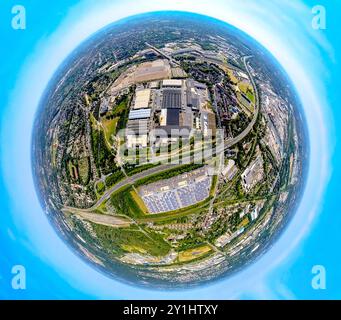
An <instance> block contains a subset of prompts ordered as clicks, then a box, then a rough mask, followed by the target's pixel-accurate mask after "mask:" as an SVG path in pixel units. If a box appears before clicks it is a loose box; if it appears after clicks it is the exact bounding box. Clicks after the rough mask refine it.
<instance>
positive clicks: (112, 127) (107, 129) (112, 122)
mask: <svg viewBox="0 0 341 320" xmlns="http://www.w3.org/2000/svg"><path fill="white" fill-rule="evenodd" d="M119 119H120V118H119V117H116V118H113V119H103V120H102V125H103V129H104V134H105V139H106V141H108V142H109V143H110V144H111V145H112V144H113V139H112V136H113V135H115V134H116V126H117V123H118V120H119Z"/></svg>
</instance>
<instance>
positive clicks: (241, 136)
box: [64, 46, 260, 212]
mask: <svg viewBox="0 0 341 320" xmlns="http://www.w3.org/2000/svg"><path fill="white" fill-rule="evenodd" d="M150 47H151V46H150ZM152 48H153V49H154V50H157V49H156V48H154V47H152ZM249 58H251V57H250V56H246V57H243V63H244V65H245V69H246V71H247V73H248V75H249V78H250V80H251V83H252V86H253V88H254V92H255V112H254V115H253V118H252V121H251V122H250V123H249V125H248V126H247V128H246V129H245V130H244V131H243V132H242V133H240V134H239V135H238V136H236V137H235V138H232V139H227V140H225V142H224V150H227V149H230V148H231V147H232V146H234V145H235V144H237V143H238V142H240V141H242V140H243V139H244V138H245V137H246V136H247V135H248V134H249V133H250V132H251V131H252V129H253V127H254V125H255V124H256V122H257V118H258V115H259V110H260V101H259V94H258V90H257V87H256V83H255V80H254V78H253V76H252V74H251V72H250V69H249V66H248V64H247V61H248V59H249ZM215 107H217V106H215ZM219 151H220V152H222V149H221V150H218V152H219ZM205 152H207V154H206V153H205ZM211 152H212V150H207V151H206V150H205V151H204V155H203V159H204V160H205V159H206V157H205V156H207V155H210V154H211ZM190 158H191V156H187V157H185V158H182V163H189V162H186V161H187V160H190ZM180 166H182V164H180V163H179V164H162V165H160V166H157V167H155V168H151V169H148V170H145V171H143V172H140V173H137V174H135V175H133V176H131V177H126V178H125V179H123V180H121V181H119V182H118V183H116V184H115V185H114V186H112V187H111V188H109V189H108V190H107V191H106V192H105V193H104V195H103V196H102V197H101V198H100V199H99V200H98V201H97V203H96V204H95V205H94V206H92V207H91V208H88V209H77V208H71V207H64V209H65V210H73V211H75V210H76V211H79V212H93V211H94V210H95V209H97V208H98V207H99V206H100V205H101V204H103V203H104V202H105V201H106V200H108V199H110V196H111V195H112V194H113V193H114V192H116V191H118V190H119V189H121V188H123V187H124V186H126V185H129V184H133V183H134V182H136V181H138V180H140V179H143V178H145V177H148V176H151V175H153V174H157V173H161V172H162V171H166V170H169V169H173V168H176V167H180Z"/></svg>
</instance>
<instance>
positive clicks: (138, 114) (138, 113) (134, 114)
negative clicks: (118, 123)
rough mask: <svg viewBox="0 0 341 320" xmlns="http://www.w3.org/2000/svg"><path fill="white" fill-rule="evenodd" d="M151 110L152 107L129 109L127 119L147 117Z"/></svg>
mask: <svg viewBox="0 0 341 320" xmlns="http://www.w3.org/2000/svg"><path fill="white" fill-rule="evenodd" d="M151 112H152V109H137V110H131V111H130V113H129V120H138V119H149V118H150V115H151Z"/></svg>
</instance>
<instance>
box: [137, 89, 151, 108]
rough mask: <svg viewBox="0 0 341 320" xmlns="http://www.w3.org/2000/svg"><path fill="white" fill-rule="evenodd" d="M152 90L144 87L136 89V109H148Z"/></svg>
mask: <svg viewBox="0 0 341 320" xmlns="http://www.w3.org/2000/svg"><path fill="white" fill-rule="evenodd" d="M150 95H151V90H150V89H144V90H140V91H136V98H135V103H134V109H146V108H148V106H149V100H150Z"/></svg>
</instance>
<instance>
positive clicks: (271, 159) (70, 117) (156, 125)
mask: <svg viewBox="0 0 341 320" xmlns="http://www.w3.org/2000/svg"><path fill="white" fill-rule="evenodd" d="M304 119H305V118H304V114H303V112H302V107H301V104H300V101H299V99H298V97H297V95H296V92H295V89H294V88H293V85H292V83H291V81H290V79H289V78H288V76H287V75H286V73H285V72H284V71H283V69H282V68H281V66H280V65H279V64H278V63H277V62H276V60H275V59H274V58H273V57H272V56H271V54H270V53H269V52H268V51H266V49H265V48H263V47H262V46H261V45H260V44H258V43H257V42H256V41H255V40H254V39H252V38H250V37H249V36H248V35H246V34H245V33H243V32H241V31H240V30H238V29H236V28H234V27H232V26H230V25H228V24H226V23H225V22H222V21H219V20H215V19H213V18H210V17H206V16H201V15H197V14H191V13H182V12H157V13H148V14H143V15H138V16H133V17H129V18H126V19H124V20H121V21H118V22H116V23H113V24H111V25H109V26H107V27H105V28H103V29H101V30H100V31H98V32H97V33H95V34H94V35H92V36H91V37H90V38H88V39H87V40H85V41H84V42H83V43H82V44H81V45H80V46H79V47H77V49H75V50H74V51H73V52H72V53H71V54H70V55H69V56H68V58H67V59H66V60H65V61H64V62H63V63H62V65H61V66H60V67H59V69H58V70H57V71H56V73H55V74H54V76H53V78H52V79H51V80H50V82H49V84H48V86H47V88H46V90H45V92H44V94H43V97H42V98H41V101H40V105H39V108H38V112H37V114H36V119H35V123H34V130H33V139H32V167H33V174H34V179H35V184H36V189H37V193H38V195H39V198H40V201H41V204H42V207H43V208H44V211H45V213H46V215H47V216H48V218H49V221H50V222H51V224H52V225H53V226H54V228H55V230H56V232H57V233H58V234H59V236H60V237H61V238H62V239H63V240H64V241H65V242H66V243H67V244H68V245H69V246H70V247H71V248H73V250H74V251H75V252H76V253H77V254H78V255H79V256H81V257H82V258H83V259H85V261H87V262H89V263H90V264H91V265H92V266H94V267H95V268H96V269H97V270H100V271H102V272H104V273H105V274H106V275H108V276H110V277H112V278H115V279H117V280H120V281H123V282H126V283H129V284H133V285H141V286H146V287H152V288H169V289H171V288H187V287H191V286H197V285H202V284H205V283H208V282H212V281H219V280H221V279H223V278H225V277H227V276H230V275H232V274H234V273H236V272H238V271H240V270H243V269H244V268H246V266H248V265H250V264H251V263H252V262H254V261H255V260H256V259H257V258H258V257H260V256H261V255H262V254H264V253H265V252H266V251H268V250H269V248H270V247H271V246H272V245H273V244H274V243H275V242H276V240H277V239H278V237H279V235H280V234H281V233H282V231H283V230H284V229H285V227H286V226H287V225H288V223H289V222H290V220H291V218H292V217H293V215H294V214H295V211H296V209H297V207H298V204H299V202H300V199H301V196H302V192H303V188H304V185H305V177H306V171H307V166H308V147H307V146H308V141H307V134H306V124H305V120H304Z"/></svg>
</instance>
